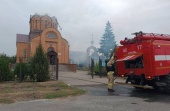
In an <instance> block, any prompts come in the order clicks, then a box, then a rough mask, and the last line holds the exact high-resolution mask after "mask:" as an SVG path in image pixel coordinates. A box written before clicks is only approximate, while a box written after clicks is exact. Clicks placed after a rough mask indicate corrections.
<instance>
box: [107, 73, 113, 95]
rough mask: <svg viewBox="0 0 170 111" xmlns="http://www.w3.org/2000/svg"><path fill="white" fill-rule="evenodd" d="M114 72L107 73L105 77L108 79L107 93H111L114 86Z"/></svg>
mask: <svg viewBox="0 0 170 111" xmlns="http://www.w3.org/2000/svg"><path fill="white" fill-rule="evenodd" d="M113 74H114V72H113V71H109V72H108V73H107V77H108V91H109V92H113V85H114V76H113Z"/></svg>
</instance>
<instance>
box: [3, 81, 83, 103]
mask: <svg viewBox="0 0 170 111" xmlns="http://www.w3.org/2000/svg"><path fill="white" fill-rule="evenodd" d="M84 93H86V91H84V90H82V89H78V88H76V87H70V86H68V85H67V84H65V83H63V82H59V81H48V82H22V83H18V82H4V83H0V104H10V103H14V102H15V101H28V100H35V99H53V98H61V97H67V96H76V95H81V94H84Z"/></svg>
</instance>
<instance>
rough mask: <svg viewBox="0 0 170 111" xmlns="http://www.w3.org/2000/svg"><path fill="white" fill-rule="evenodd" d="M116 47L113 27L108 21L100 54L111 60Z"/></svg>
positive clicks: (101, 42) (101, 41)
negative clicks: (110, 57)
mask: <svg viewBox="0 0 170 111" xmlns="http://www.w3.org/2000/svg"><path fill="white" fill-rule="evenodd" d="M115 46H116V41H115V36H114V34H113V32H112V26H111V24H110V22H109V21H108V22H107V23H106V27H105V33H104V34H103V37H102V39H101V40H100V48H99V52H100V53H103V54H104V56H106V58H109V56H110V54H111V51H112V50H114V48H115Z"/></svg>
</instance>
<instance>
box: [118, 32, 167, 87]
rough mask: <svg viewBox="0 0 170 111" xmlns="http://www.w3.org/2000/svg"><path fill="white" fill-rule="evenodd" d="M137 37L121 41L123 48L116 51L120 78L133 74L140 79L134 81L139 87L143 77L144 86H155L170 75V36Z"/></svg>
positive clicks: (120, 47) (145, 35)
mask: <svg viewBox="0 0 170 111" xmlns="http://www.w3.org/2000/svg"><path fill="white" fill-rule="evenodd" d="M135 35H136V36H135V37H134V38H132V39H127V38H126V39H125V40H122V41H120V44H122V46H119V47H118V48H117V49H116V56H117V60H116V63H117V64H116V66H117V73H118V76H129V75H131V74H132V73H133V75H134V76H136V77H138V79H134V80H136V81H137V80H138V82H134V83H135V84H137V85H138V84H140V81H141V75H142V76H143V78H144V81H145V83H144V84H147V85H151V86H155V85H156V82H160V81H159V80H160V79H162V78H166V76H167V75H169V74H170V35H165V34H153V33H142V32H139V33H135ZM149 81H152V83H151V82H149ZM161 81H163V79H162V80H161Z"/></svg>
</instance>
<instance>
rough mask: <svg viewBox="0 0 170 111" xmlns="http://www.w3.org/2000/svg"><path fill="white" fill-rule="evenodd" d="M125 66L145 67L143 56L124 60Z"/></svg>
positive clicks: (130, 67) (133, 67) (131, 67)
mask: <svg viewBox="0 0 170 111" xmlns="http://www.w3.org/2000/svg"><path fill="white" fill-rule="evenodd" d="M124 63H125V68H127V69H135V68H143V67H144V66H143V57H142V56H140V57H138V58H136V59H134V60H129V61H124Z"/></svg>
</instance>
